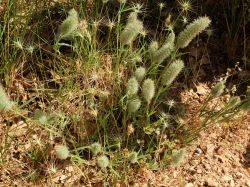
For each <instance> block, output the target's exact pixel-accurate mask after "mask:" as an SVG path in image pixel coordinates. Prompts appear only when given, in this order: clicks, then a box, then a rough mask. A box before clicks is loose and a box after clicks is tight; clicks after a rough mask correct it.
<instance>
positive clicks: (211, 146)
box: [207, 144, 215, 155]
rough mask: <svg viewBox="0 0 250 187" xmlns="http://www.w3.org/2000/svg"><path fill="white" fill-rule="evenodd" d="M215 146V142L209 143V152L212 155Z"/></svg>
mask: <svg viewBox="0 0 250 187" xmlns="http://www.w3.org/2000/svg"><path fill="white" fill-rule="evenodd" d="M214 150H215V146H214V145H213V144H208V145H207V154H209V155H212V154H213V153H214Z"/></svg>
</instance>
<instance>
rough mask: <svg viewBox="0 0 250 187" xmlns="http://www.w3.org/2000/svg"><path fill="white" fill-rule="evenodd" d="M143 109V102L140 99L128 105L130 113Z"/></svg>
mask: <svg viewBox="0 0 250 187" xmlns="http://www.w3.org/2000/svg"><path fill="white" fill-rule="evenodd" d="M140 107H141V100H140V99H139V98H135V99H133V100H131V101H129V103H128V112H129V113H134V112H136V111H138V110H139V109H140Z"/></svg>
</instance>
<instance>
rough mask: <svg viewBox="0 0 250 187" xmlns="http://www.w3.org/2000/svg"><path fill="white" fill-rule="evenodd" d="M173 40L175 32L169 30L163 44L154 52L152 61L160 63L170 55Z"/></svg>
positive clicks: (172, 48)
mask: <svg viewBox="0 0 250 187" xmlns="http://www.w3.org/2000/svg"><path fill="white" fill-rule="evenodd" d="M174 40H175V34H174V32H171V33H170V34H169V35H168V37H167V39H166V41H165V43H164V44H163V46H162V47H161V48H160V49H159V50H157V51H156V52H155V53H154V56H153V61H154V62H155V63H159V64H160V63H162V62H163V61H164V60H165V59H166V58H168V57H169V56H170V55H171V53H172V51H173V50H174Z"/></svg>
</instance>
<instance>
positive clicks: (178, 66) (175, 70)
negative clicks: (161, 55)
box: [161, 59, 184, 86]
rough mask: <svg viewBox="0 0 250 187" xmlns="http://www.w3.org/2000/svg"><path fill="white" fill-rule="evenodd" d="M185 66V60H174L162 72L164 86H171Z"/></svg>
mask: <svg viewBox="0 0 250 187" xmlns="http://www.w3.org/2000/svg"><path fill="white" fill-rule="evenodd" d="M183 68H184V62H183V61H182V60H180V59H178V60H175V61H174V62H172V63H171V64H170V65H169V66H168V67H166V68H165V69H164V70H163V72H162V78H161V82H162V84H163V85H164V86H170V85H171V84H172V83H173V81H174V80H175V79H176V77H177V76H178V75H179V73H180V72H181V71H182V69H183Z"/></svg>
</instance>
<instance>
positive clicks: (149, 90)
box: [142, 79, 155, 104]
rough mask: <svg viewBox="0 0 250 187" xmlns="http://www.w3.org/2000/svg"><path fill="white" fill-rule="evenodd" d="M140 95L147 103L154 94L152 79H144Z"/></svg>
mask: <svg viewBox="0 0 250 187" xmlns="http://www.w3.org/2000/svg"><path fill="white" fill-rule="evenodd" d="M142 95H143V97H144V99H145V100H146V101H147V103H148V104H149V103H150V102H151V100H152V99H153V97H154V95H155V83H154V81H153V80H152V79H146V80H145V81H144V82H143V85H142Z"/></svg>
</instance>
